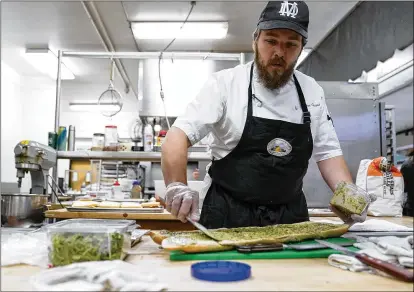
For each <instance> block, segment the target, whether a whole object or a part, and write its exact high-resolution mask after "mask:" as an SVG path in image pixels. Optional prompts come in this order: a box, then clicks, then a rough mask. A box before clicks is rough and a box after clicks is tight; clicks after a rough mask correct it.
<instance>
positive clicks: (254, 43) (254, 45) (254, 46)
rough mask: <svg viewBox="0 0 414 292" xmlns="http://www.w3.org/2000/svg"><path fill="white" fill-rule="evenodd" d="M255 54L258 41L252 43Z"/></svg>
mask: <svg viewBox="0 0 414 292" xmlns="http://www.w3.org/2000/svg"><path fill="white" fill-rule="evenodd" d="M252 48H253V52H255V53H256V41H252Z"/></svg>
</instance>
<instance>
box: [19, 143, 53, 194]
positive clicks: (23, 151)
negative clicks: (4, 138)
mask: <svg viewBox="0 0 414 292" xmlns="http://www.w3.org/2000/svg"><path fill="white" fill-rule="evenodd" d="M14 159H15V166H16V169H17V173H16V177H17V178H18V182H17V183H18V187H19V188H20V187H21V185H22V179H23V178H24V176H25V174H26V173H27V172H30V176H31V179H32V184H31V188H30V193H31V194H46V192H47V186H48V181H47V180H48V176H49V170H50V169H51V168H52V167H54V166H55V165H56V160H57V152H56V150H55V149H53V148H52V147H49V146H46V145H43V144H40V143H38V142H35V141H29V140H24V141H21V142H19V143H18V144H17V145H16V146H15V147H14Z"/></svg>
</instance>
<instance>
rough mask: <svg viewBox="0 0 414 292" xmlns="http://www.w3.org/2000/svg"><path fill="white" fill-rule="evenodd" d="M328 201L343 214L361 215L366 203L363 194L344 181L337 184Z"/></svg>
mask: <svg viewBox="0 0 414 292" xmlns="http://www.w3.org/2000/svg"><path fill="white" fill-rule="evenodd" d="M330 203H331V205H332V206H334V207H335V208H336V209H338V210H339V211H340V212H342V213H343V214H344V215H345V216H351V215H352V214H357V215H361V214H362V212H363V211H364V209H365V207H366V206H367V204H368V202H367V200H366V199H365V198H364V197H363V195H359V194H358V193H357V190H353V189H352V188H351V187H348V185H347V184H346V183H344V182H342V183H340V184H339V185H338V187H337V188H336V190H335V192H334V195H333V197H332V199H331V201H330Z"/></svg>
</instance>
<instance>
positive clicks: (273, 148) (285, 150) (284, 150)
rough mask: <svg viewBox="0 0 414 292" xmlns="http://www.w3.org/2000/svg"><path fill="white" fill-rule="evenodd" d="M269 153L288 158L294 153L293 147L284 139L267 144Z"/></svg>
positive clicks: (277, 139) (276, 139)
mask: <svg viewBox="0 0 414 292" xmlns="http://www.w3.org/2000/svg"><path fill="white" fill-rule="evenodd" d="M267 152H269V154H271V155H274V156H286V155H288V154H289V153H290V152H292V145H290V144H289V142H288V141H286V140H284V139H281V138H275V139H273V140H272V141H270V142H269V143H268V144H267Z"/></svg>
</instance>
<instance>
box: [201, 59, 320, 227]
mask: <svg viewBox="0 0 414 292" xmlns="http://www.w3.org/2000/svg"><path fill="white" fill-rule="evenodd" d="M252 77H253V64H252V67H251V69H250V82H249V91H248V108H247V118H246V124H245V126H244V130H243V134H242V136H241V139H240V141H239V143H238V144H237V146H236V147H235V148H234V149H233V151H232V152H230V153H229V154H228V155H227V156H225V157H224V158H222V159H220V160H214V159H213V161H212V164H211V166H210V169H209V175H210V176H211V178H212V184H211V186H210V188H209V190H208V192H207V194H206V197H205V199H204V203H203V208H202V211H201V218H200V223H201V224H203V225H204V226H206V227H207V228H223V227H225V228H233V227H245V226H266V225H273V224H287V223H296V222H303V221H308V220H309V214H308V209H307V204H306V199H305V196H304V194H303V191H302V185H303V177H304V176H305V174H306V172H307V169H308V164H309V159H310V158H311V156H312V150H313V140H312V133H311V127H310V122H311V120H310V113H309V111H308V107H307V106H306V102H305V98H304V96H303V92H302V89H301V87H300V85H299V82H298V80H297V79H296V77H295V76H293V78H294V81H295V87H296V90H297V92H298V95H299V101H300V105H301V108H302V111H303V124H295V123H290V122H285V121H280V120H272V119H265V118H259V117H254V116H253V108H252V103H253V98H254V96H253V94H252Z"/></svg>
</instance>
